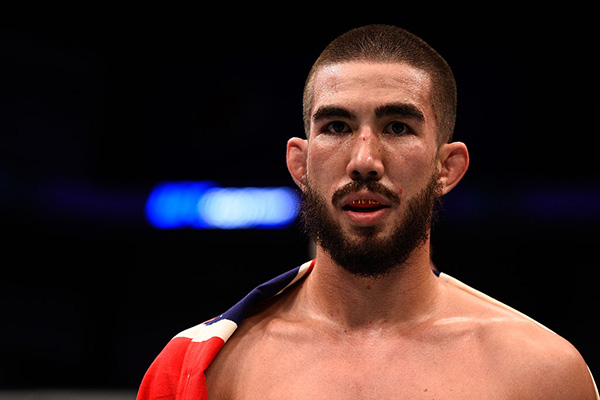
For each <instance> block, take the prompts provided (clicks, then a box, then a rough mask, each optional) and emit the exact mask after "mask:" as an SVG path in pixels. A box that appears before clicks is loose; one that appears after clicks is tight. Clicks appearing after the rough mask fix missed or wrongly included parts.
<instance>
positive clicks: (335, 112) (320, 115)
mask: <svg viewBox="0 0 600 400" xmlns="http://www.w3.org/2000/svg"><path fill="white" fill-rule="evenodd" d="M329 118H345V119H349V120H354V119H356V115H354V114H352V113H351V112H350V111H348V110H346V109H345V108H342V107H336V106H323V107H319V109H318V110H317V111H316V112H315V113H314V114H313V116H312V119H313V121H315V122H316V121H319V120H322V119H329Z"/></svg>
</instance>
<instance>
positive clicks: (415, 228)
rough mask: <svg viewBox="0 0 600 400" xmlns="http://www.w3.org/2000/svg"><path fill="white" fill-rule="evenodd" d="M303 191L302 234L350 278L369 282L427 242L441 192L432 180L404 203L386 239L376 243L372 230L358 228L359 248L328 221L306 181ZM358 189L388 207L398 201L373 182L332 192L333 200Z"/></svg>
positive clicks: (325, 212)
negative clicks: (376, 196)
mask: <svg viewBox="0 0 600 400" xmlns="http://www.w3.org/2000/svg"><path fill="white" fill-rule="evenodd" d="M305 187H306V190H305V191H304V192H303V193H302V203H301V208H300V215H301V217H302V221H303V223H304V229H305V232H306V233H307V234H308V235H309V236H310V237H311V238H312V239H313V240H314V241H315V242H317V243H318V244H319V245H320V246H321V247H322V248H323V249H324V250H325V251H326V252H327V253H329V255H330V256H331V258H333V260H334V261H335V262H336V263H337V264H338V265H340V266H341V267H342V268H344V269H345V270H347V271H348V272H350V273H352V274H354V275H357V276H361V277H371V278H378V277H384V276H386V275H387V274H388V273H389V272H390V271H391V270H392V269H394V267H396V266H400V265H402V264H404V263H405V262H406V260H407V259H408V257H409V256H410V254H411V253H412V252H413V251H414V250H415V249H416V248H418V247H420V246H422V245H423V244H424V243H425V242H426V241H427V238H428V236H429V232H430V229H431V225H432V223H433V220H434V216H435V213H434V203H435V202H436V200H439V199H440V198H441V189H442V188H441V183H440V182H439V180H438V177H437V175H434V176H432V177H431V180H430V181H429V182H428V184H427V186H426V187H425V188H423V189H422V190H421V191H420V192H419V193H418V194H417V195H415V196H414V197H413V198H411V199H409V200H408V203H407V208H406V209H407V212H406V215H405V218H404V220H403V221H402V222H401V223H399V224H398V225H397V226H396V227H395V229H394V232H393V233H392V234H391V235H390V236H389V237H387V238H383V239H378V238H376V234H377V228H376V227H361V228H359V229H358V230H357V232H358V233H359V234H360V236H361V237H362V240H361V241H360V244H354V243H351V242H350V240H348V238H346V237H345V235H344V233H343V232H342V229H341V227H340V226H339V225H338V224H336V223H335V222H334V221H333V220H332V219H331V218H330V216H329V214H328V212H327V207H326V205H325V199H323V198H322V197H321V196H320V195H319V194H318V193H316V191H314V190H313V189H312V188H311V186H310V185H309V182H308V181H305ZM362 187H366V188H367V189H368V190H370V191H372V192H375V193H380V194H383V195H385V196H387V197H388V198H389V199H390V200H391V201H392V203H395V202H397V201H398V200H399V199H398V196H397V195H396V194H395V193H393V192H390V191H389V189H387V188H386V187H384V186H383V185H381V184H380V183H379V182H376V181H362V182H359V181H356V182H352V183H351V184H349V185H346V186H345V187H344V188H342V189H340V190H338V191H336V193H335V194H334V195H333V198H334V199H336V198H340V197H341V196H343V195H345V194H348V193H351V192H354V191H358V190H359V189H361V188H362ZM394 196H395V197H394ZM390 197H391V198H390ZM334 204H336V203H334Z"/></svg>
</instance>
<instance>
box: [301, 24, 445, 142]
mask: <svg viewBox="0 0 600 400" xmlns="http://www.w3.org/2000/svg"><path fill="white" fill-rule="evenodd" d="M350 61H369V62H384V63H395V62H398V63H405V64H407V65H410V66H412V67H414V68H418V69H420V70H422V71H425V72H426V73H427V74H428V75H429V76H430V78H431V82H432V106H433V110H434V114H435V117H436V119H437V137H438V141H439V143H446V142H449V141H450V140H451V139H452V134H453V132H454V124H455V121H456V81H455V80H454V74H453V73H452V70H451V69H450V66H449V65H448V63H447V62H446V60H444V59H443V58H442V56H440V55H439V54H438V53H437V52H436V51H435V50H434V49H433V48H432V47H431V46H429V45H428V44H427V43H425V41H424V40H423V39H421V38H419V37H418V36H415V35H414V34H412V33H410V32H408V31H406V30H404V29H402V28H399V27H396V26H391V25H367V26H363V27H360V28H355V29H352V30H350V31H348V32H346V33H344V34H343V35H341V36H339V37H338V38H336V39H334V40H333V41H332V42H331V43H330V44H329V45H328V46H327V47H326V48H325V50H323V52H322V53H321V55H320V56H319V58H317V61H315V63H314V64H313V66H312V68H311V70H310V73H309V74H308V78H307V79H306V83H305V85H304V98H303V116H304V128H305V131H306V136H307V137H308V135H309V133H310V119H311V116H310V111H311V108H312V101H313V85H314V77H315V76H316V74H317V72H318V71H319V70H320V69H321V68H322V67H325V66H328V65H332V64H338V63H343V62H350Z"/></svg>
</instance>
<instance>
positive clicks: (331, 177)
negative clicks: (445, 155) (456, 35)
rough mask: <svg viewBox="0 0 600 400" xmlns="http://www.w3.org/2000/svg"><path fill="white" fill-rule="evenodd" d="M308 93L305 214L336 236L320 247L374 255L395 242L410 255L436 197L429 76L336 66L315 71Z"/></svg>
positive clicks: (385, 67)
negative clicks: (310, 106) (309, 106)
mask: <svg viewBox="0 0 600 400" xmlns="http://www.w3.org/2000/svg"><path fill="white" fill-rule="evenodd" d="M313 93H314V94H313V102H312V108H311V124H310V136H309V141H308V147H307V163H306V174H305V177H304V186H305V188H304V193H305V209H306V206H308V209H309V214H310V213H312V217H313V218H314V217H316V218H318V219H321V220H323V219H324V220H325V221H321V222H322V224H321V227H320V228H318V229H320V230H321V231H323V230H324V229H328V230H329V233H330V234H332V235H334V236H337V237H338V238H337V239H338V241H337V242H336V243H334V244H332V243H330V244H329V246H327V244H325V245H324V243H320V244H321V245H322V247H324V248H325V249H326V250H327V251H328V252H330V253H332V251H331V250H333V251H335V249H328V248H327V247H339V246H341V245H342V244H344V248H345V249H344V251H343V252H344V253H346V252H348V251H358V252H360V251H363V250H364V251H363V252H366V253H370V257H374V256H376V255H377V254H380V253H381V252H382V251H383V250H384V249H386V248H388V247H390V246H392V247H396V246H397V245H398V244H400V243H398V241H399V240H400V241H401V242H402V241H404V242H405V245H408V246H409V247H412V248H409V249H408V250H406V251H405V253H406V252H407V251H408V252H410V251H412V250H413V249H414V248H415V247H416V246H418V245H419V244H422V243H423V242H424V241H425V240H426V237H427V231H428V228H429V223H430V217H431V212H432V204H433V200H434V199H435V198H436V197H438V196H439V186H438V185H437V174H438V172H439V171H438V169H439V165H438V162H437V150H438V146H437V140H436V133H435V122H436V121H435V117H434V113H433V109H432V106H431V101H430V80H429V78H428V76H427V74H425V73H424V72H422V71H420V70H418V69H416V68H413V67H410V66H407V65H405V64H398V63H394V64H391V63H390V64H382V63H364V62H352V63H343V64H336V65H332V66H328V67H325V68H323V69H321V70H320V71H319V72H318V74H317V76H316V78H315V80H314V88H313ZM311 202H312V203H311ZM311 207H312V209H311ZM315 207H316V208H315ZM305 216H306V215H305ZM309 217H310V215H309ZM313 222H314V221H313ZM309 224H310V222H309ZM327 227H328V228H327ZM313 228H314V227H313ZM415 228H416V229H415ZM308 229H309V231H310V229H311V227H310V226H309V227H308ZM424 229H425V232H423V230H424ZM407 234H408V235H411V236H414V237H413V238H412V239H411V240H406V235H407ZM320 235H326V233H324V232H320ZM321 239H322V238H321ZM361 249H363V250H361ZM406 257H407V256H406ZM406 257H405V256H403V257H400V258H399V257H398V256H397V257H396V259H395V261H394V262H396V263H397V262H398V261H401V262H403V261H405V259H406ZM354 258H356V257H354ZM402 258H403V259H404V260H403V259H402ZM334 259H335V256H334ZM338 262H339V261H338ZM346 262H348V261H347V260H346ZM383 272H385V271H383ZM357 273H359V274H361V275H369V274H368V273H366V272H364V271H363V272H357Z"/></svg>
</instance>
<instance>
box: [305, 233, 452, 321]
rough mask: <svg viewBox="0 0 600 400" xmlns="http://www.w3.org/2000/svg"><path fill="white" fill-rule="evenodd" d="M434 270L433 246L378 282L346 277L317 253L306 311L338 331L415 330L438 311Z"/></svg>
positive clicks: (425, 247)
mask: <svg viewBox="0 0 600 400" xmlns="http://www.w3.org/2000/svg"><path fill="white" fill-rule="evenodd" d="M431 268H432V265H431V261H430V257H429V242H427V243H425V244H424V245H423V246H421V247H419V248H417V249H415V251H414V252H413V253H412V254H411V256H410V258H409V259H408V260H407V261H406V262H405V263H404V264H402V265H399V266H397V267H396V268H394V269H393V270H392V271H391V272H390V273H389V274H387V275H385V276H383V277H376V278H365V277H360V276H356V275H354V274H352V273H350V272H348V271H346V270H345V269H344V268H342V267H341V266H340V265H338V264H337V263H336V262H335V261H334V260H333V259H331V257H330V256H329V254H328V253H327V252H325V251H324V250H323V249H322V248H320V247H318V248H317V261H316V265H315V269H314V270H313V272H312V273H311V274H310V276H309V277H308V279H307V282H306V291H305V294H304V300H305V301H306V302H307V307H306V310H307V311H308V312H310V314H311V315H312V316H318V317H319V318H321V319H323V320H324V321H325V322H327V323H328V324H331V325H332V326H333V327H334V328H336V329H344V330H346V329H348V328H349V329H354V330H357V329H384V328H385V327H386V326H396V327H397V326H410V325H413V324H414V323H418V322H419V321H422V320H423V319H427V317H429V316H431V315H432V313H433V312H434V311H435V309H436V304H437V301H436V300H437V299H438V294H439V290H440V287H439V286H438V284H439V281H438V279H437V278H436V277H435V275H434V274H433V272H432V271H431Z"/></svg>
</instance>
